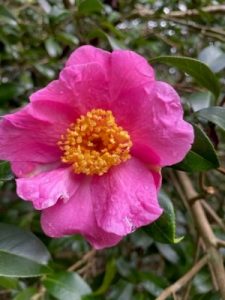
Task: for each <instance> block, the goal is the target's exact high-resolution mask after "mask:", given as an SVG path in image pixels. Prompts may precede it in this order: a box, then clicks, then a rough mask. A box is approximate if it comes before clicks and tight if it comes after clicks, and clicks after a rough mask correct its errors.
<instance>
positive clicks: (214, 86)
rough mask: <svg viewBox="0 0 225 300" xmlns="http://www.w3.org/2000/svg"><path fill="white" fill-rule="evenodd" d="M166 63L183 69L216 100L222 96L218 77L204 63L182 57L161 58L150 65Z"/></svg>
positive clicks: (155, 59) (154, 59)
mask: <svg viewBox="0 0 225 300" xmlns="http://www.w3.org/2000/svg"><path fill="white" fill-rule="evenodd" d="M155 62H157V63H165V64H168V65H171V66H173V67H176V68H179V69H181V70H182V71H183V72H186V73H187V74H188V75H190V76H192V77H193V78H194V79H195V80H196V81H197V82H198V84H200V85H201V86H203V87H205V88H206V89H207V90H209V91H211V92H212V93H213V94H214V95H215V97H216V98H218V96H219V94H220V86H219V82H218V80H217V77H216V76H215V75H214V73H213V72H212V71H211V70H210V68H209V67H208V66H207V65H206V64H204V63H203V62H201V61H199V60H197V59H193V58H190V57H183V56H182V57H181V56H159V57H156V58H153V59H150V63H155Z"/></svg>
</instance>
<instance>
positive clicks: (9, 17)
mask: <svg viewBox="0 0 225 300" xmlns="http://www.w3.org/2000/svg"><path fill="white" fill-rule="evenodd" d="M0 20H2V21H4V22H6V23H8V24H10V25H14V26H15V25H17V21H16V18H15V17H14V15H13V14H12V13H11V12H10V11H9V10H8V8H7V7H6V5H1V4H0Z"/></svg>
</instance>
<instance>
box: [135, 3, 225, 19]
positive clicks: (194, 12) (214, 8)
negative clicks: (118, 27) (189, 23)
mask: <svg viewBox="0 0 225 300" xmlns="http://www.w3.org/2000/svg"><path fill="white" fill-rule="evenodd" d="M136 12H138V13H139V14H140V15H141V16H143V17H146V16H152V15H154V14H155V10H151V9H146V8H145V7H143V6H142V5H137V7H136ZM202 12H206V13H213V14H214V13H221V14H223V13H224V12H225V5H211V6H205V7H201V9H188V10H186V11H171V12H170V13H168V14H167V16H169V17H175V18H183V17H193V16H198V15H199V14H200V13H202Z"/></svg>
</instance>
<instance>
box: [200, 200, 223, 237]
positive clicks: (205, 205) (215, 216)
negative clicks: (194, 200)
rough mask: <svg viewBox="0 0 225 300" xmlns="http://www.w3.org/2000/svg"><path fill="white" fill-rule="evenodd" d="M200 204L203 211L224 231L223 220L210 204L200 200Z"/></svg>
mask: <svg viewBox="0 0 225 300" xmlns="http://www.w3.org/2000/svg"><path fill="white" fill-rule="evenodd" d="M201 203H202V206H203V208H204V209H205V211H206V212H207V213H208V214H209V215H210V216H211V217H212V218H213V219H214V221H215V222H216V223H217V224H218V225H219V226H220V227H221V229H223V230H224V231H225V224H224V222H223V220H222V219H221V218H220V217H219V216H218V215H217V214H216V213H215V211H214V210H213V209H212V208H211V206H210V205H209V204H208V203H207V202H206V201H205V200H201Z"/></svg>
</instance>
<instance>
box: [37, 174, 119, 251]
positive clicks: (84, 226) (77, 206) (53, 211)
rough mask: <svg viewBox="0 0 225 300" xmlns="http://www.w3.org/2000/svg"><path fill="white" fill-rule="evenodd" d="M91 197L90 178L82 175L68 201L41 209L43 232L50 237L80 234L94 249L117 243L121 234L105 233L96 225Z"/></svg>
mask: <svg viewBox="0 0 225 300" xmlns="http://www.w3.org/2000/svg"><path fill="white" fill-rule="evenodd" d="M76 184H77V183H76ZM91 197H92V195H91V192H90V178H88V177H83V179H82V180H80V181H79V187H77V189H76V192H75V193H74V194H73V196H72V197H71V198H70V200H69V201H68V202H66V203H64V202H63V201H58V202H57V203H56V204H55V205H54V206H52V207H50V208H47V209H45V210H43V212H42V218H41V224H42V228H43V230H44V232H45V233H46V234H47V235H48V236H50V237H63V236H65V235H72V234H81V235H84V236H85V238H86V239H87V240H88V241H89V242H90V243H91V245H92V246H93V247H94V248H96V249H101V248H105V247H111V246H114V245H115V244H117V243H118V242H119V241H120V240H121V238H122V237H121V236H117V235H115V234H112V233H107V232H105V231H104V230H102V229H101V228H100V227H99V226H98V225H97V223H96V220H95V215H94V212H93V206H92V199H91Z"/></svg>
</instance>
